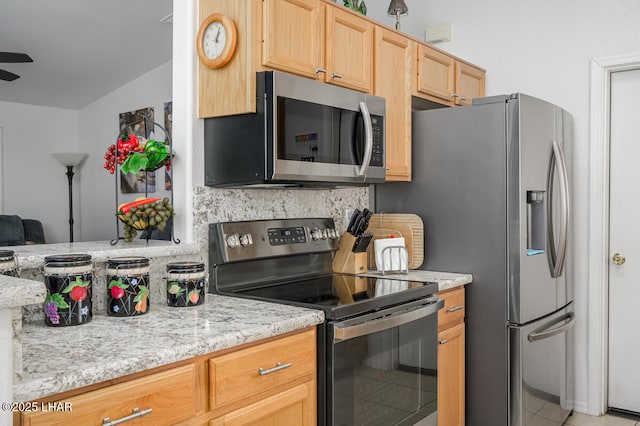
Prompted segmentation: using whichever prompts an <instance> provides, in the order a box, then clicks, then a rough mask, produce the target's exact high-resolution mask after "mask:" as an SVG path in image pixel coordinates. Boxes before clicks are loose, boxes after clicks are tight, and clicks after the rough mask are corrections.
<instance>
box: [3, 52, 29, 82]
mask: <svg viewBox="0 0 640 426" xmlns="http://www.w3.org/2000/svg"><path fill="white" fill-rule="evenodd" d="M23 62H33V59H31V57H30V56H29V55H27V54H26V53H13V52H0V63H7V64H8V63H12V64H17V63H23ZM18 78H20V76H19V75H18V74H14V73H12V72H9V71H6V70H2V69H0V80H4V81H13V80H15V79H18Z"/></svg>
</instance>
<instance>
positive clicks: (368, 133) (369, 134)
mask: <svg viewBox="0 0 640 426" xmlns="http://www.w3.org/2000/svg"><path fill="white" fill-rule="evenodd" d="M360 112H361V113H362V121H364V156H363V157H362V164H361V165H360V166H358V167H357V173H358V176H365V175H366V174H367V170H368V169H369V163H370V162H371V153H372V152H373V126H372V124H371V114H369V108H368V107H367V104H366V103H365V102H360Z"/></svg>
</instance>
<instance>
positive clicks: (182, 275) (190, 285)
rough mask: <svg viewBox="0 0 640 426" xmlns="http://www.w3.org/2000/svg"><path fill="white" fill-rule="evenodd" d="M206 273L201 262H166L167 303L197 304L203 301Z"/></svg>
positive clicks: (170, 304)
mask: <svg viewBox="0 0 640 426" xmlns="http://www.w3.org/2000/svg"><path fill="white" fill-rule="evenodd" d="M205 282H206V274H205V272H204V263H202V262H174V263H168V264H167V305H169V306H177V307H182V306H197V305H202V304H203V303H204V295H205V293H206V289H205Z"/></svg>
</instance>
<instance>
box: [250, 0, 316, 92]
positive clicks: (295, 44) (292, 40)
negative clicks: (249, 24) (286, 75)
mask: <svg viewBox="0 0 640 426" xmlns="http://www.w3.org/2000/svg"><path fill="white" fill-rule="evenodd" d="M262 33H263V46H262V64H263V65H264V66H266V67H270V68H275V69H279V70H283V71H287V72H290V73H293V74H298V75H302V76H304V77H310V78H316V77H317V76H318V74H319V73H320V72H321V71H323V70H324V46H325V41H324V39H325V36H324V5H323V4H322V3H320V1H319V0H265V1H264V8H263V30H262ZM319 78H321V79H324V76H323V75H322V74H320V77H319Z"/></svg>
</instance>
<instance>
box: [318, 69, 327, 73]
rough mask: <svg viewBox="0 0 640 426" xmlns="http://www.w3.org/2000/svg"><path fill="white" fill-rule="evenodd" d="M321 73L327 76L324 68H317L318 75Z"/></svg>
mask: <svg viewBox="0 0 640 426" xmlns="http://www.w3.org/2000/svg"><path fill="white" fill-rule="evenodd" d="M320 73H323V74H326V73H327V70H325V69H324V68H316V74H320Z"/></svg>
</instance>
